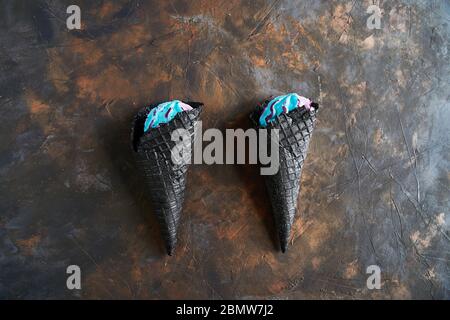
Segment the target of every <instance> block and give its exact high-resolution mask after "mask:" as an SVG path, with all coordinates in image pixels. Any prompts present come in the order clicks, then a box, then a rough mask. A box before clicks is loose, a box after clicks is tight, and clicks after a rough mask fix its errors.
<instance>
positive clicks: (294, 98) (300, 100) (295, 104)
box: [259, 93, 312, 127]
mask: <svg viewBox="0 0 450 320" xmlns="http://www.w3.org/2000/svg"><path fill="white" fill-rule="evenodd" d="M311 103H312V101H311V100H309V99H308V98H305V97H302V96H300V95H298V94H296V93H288V94H286V95H283V96H278V97H275V98H273V99H272V100H271V101H270V102H269V103H268V104H267V106H266V107H265V108H264V110H263V112H262V113H261V116H260V117H259V124H260V125H261V126H262V127H267V126H268V125H269V123H270V122H272V121H274V120H275V119H276V118H277V117H278V116H279V115H280V114H282V113H289V112H290V111H292V110H294V109H296V108H300V107H305V108H306V109H307V110H311V108H312V107H311Z"/></svg>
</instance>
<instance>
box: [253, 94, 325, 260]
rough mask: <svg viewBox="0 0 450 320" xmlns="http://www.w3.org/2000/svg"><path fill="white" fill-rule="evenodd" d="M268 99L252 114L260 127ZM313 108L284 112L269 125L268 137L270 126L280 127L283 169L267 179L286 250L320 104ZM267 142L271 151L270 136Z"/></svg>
mask: <svg viewBox="0 0 450 320" xmlns="http://www.w3.org/2000/svg"><path fill="white" fill-rule="evenodd" d="M268 102H269V100H267V101H265V103H264V104H263V105H262V106H260V107H259V108H258V109H257V110H256V111H255V112H254V113H253V114H252V115H251V120H252V122H253V124H254V126H255V127H256V128H258V129H259V128H261V126H260V125H259V115H260V114H261V111H262V109H263V108H264V106H265V105H266V104H267V103H268ZM313 107H314V110H307V109H306V108H305V107H300V108H297V109H295V110H293V111H291V112H289V113H287V114H281V115H280V116H278V117H277V119H276V120H274V121H273V122H271V123H269V125H268V126H267V127H266V129H268V136H269V137H271V138H272V134H271V130H270V129H279V170H278V172H277V173H276V174H275V175H267V176H264V179H265V182H266V186H267V191H268V193H269V197H270V201H271V203H272V210H273V215H274V220H275V225H276V229H277V232H278V238H279V241H280V247H281V251H282V252H283V253H284V252H285V251H286V250H287V247H288V244H289V240H290V235H291V229H292V225H293V223H294V218H295V215H296V213H297V200H298V195H299V193H300V179H301V173H302V168H303V163H304V161H305V158H306V155H307V152H308V146H309V142H310V138H311V134H312V132H313V130H314V125H315V121H316V115H317V110H318V107H319V106H318V104H316V103H314V104H313ZM267 143H268V146H267V148H268V150H270V139H268V142H267Z"/></svg>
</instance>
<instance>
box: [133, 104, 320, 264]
mask: <svg viewBox="0 0 450 320" xmlns="http://www.w3.org/2000/svg"><path fill="white" fill-rule="evenodd" d="M269 102H270V100H266V101H264V102H263V103H262V104H261V105H260V106H258V107H257V108H256V110H255V111H254V112H253V113H252V114H251V115H250V119H251V121H252V123H253V127H254V128H256V129H260V128H262V126H261V123H260V122H259V121H258V118H259V117H260V116H261V114H262V112H263V110H264V108H265V107H266V106H267V105H268V103H269ZM186 104H188V105H190V106H191V107H192V110H189V111H186V112H182V113H179V114H177V115H176V116H175V117H174V118H173V119H172V120H171V121H170V122H168V123H165V124H163V125H161V126H159V127H157V128H152V129H150V130H148V131H146V132H144V123H145V121H146V118H147V116H148V114H149V113H150V111H151V110H152V109H153V108H155V107H156V106H157V105H150V106H149V107H146V108H144V109H142V110H141V111H139V112H138V114H137V115H136V116H135V118H134V119H133V124H132V134H131V136H132V137H131V139H132V146H133V151H134V153H135V155H136V159H137V162H138V165H139V167H140V170H141V172H142V174H143V176H144V179H145V182H146V184H147V187H148V193H149V198H150V200H151V202H152V205H153V210H154V212H155V214H156V216H157V218H158V220H159V223H160V226H161V231H162V235H163V237H164V241H165V245H166V250H167V253H168V254H169V255H172V253H173V252H174V249H175V246H176V243H177V229H178V225H179V222H180V216H181V212H182V207H183V202H184V197H185V190H186V179H187V172H188V168H189V164H188V163H187V162H178V163H174V162H173V161H172V158H171V150H172V149H173V147H174V146H175V142H174V141H172V139H171V136H172V133H173V132H174V131H175V130H177V129H184V130H187V132H188V133H189V135H190V141H187V142H188V145H187V147H188V148H192V146H193V145H194V138H195V137H194V136H195V122H196V121H199V120H200V114H201V112H202V109H203V104H202V103H198V102H186ZM312 105H313V108H306V107H304V106H303V107H300V108H297V109H295V110H292V111H290V112H289V113H282V114H279V115H278V116H276V117H275V118H274V119H273V121H271V122H270V123H268V125H267V126H264V127H265V128H266V129H269V130H268V134H269V136H270V132H271V131H272V130H270V129H278V130H279V144H278V146H279V161H280V163H279V170H278V172H277V173H276V174H275V175H271V176H270V175H269V176H265V180H266V186H267V190H268V193H269V196H270V200H271V203H272V209H273V214H274V218H275V223H276V227H277V232H278V237H279V240H280V247H281V250H282V252H285V251H286V249H287V246H288V243H289V238H290V234H291V229H292V225H293V223H294V218H295V215H296V212H297V199H298V195H299V191H300V178H301V172H302V167H303V163H304V160H305V158H306V154H307V151H308V146H309V142H310V138H311V134H312V132H313V129H314V125H315V121H316V115H317V110H318V105H317V104H315V103H313V104H312ZM188 140H189V139H188ZM268 141H270V139H268Z"/></svg>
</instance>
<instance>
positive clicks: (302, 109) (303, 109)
mask: <svg viewBox="0 0 450 320" xmlns="http://www.w3.org/2000/svg"><path fill="white" fill-rule="evenodd" d="M270 100H271V97H269V98H267V99H265V100H264V101H263V102H262V103H260V104H259V105H258V106H257V107H256V108H255V110H254V111H253V112H252V113H251V114H250V119H251V121H252V122H253V124H254V125H255V127H256V128H261V129H272V128H274V127H276V125H277V123H279V121H280V118H281V117H289V118H292V116H293V115H294V116H295V115H296V114H297V113H300V115H301V116H304V115H306V114H307V115H311V114H313V113H314V114H315V113H317V110H319V104H318V103H317V102H314V101H313V102H312V103H311V107H313V108H314V111H311V110H308V109H306V107H305V106H301V107H298V108H296V109H294V110H292V111H290V112H289V113H282V114H280V115H279V116H277V117H276V118H275V120H273V121H271V122H269V124H268V125H267V126H265V127H263V126H262V125H261V124H260V123H259V118H260V116H261V114H262V112H263V110H264V108H265V106H266V105H267V104H268V103H269V102H270Z"/></svg>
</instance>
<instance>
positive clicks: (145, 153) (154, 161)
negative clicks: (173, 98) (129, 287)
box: [131, 102, 203, 255]
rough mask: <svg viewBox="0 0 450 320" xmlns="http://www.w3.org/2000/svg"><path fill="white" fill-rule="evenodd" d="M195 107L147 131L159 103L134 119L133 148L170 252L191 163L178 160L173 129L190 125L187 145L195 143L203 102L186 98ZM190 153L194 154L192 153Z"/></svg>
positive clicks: (191, 145) (190, 145)
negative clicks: (146, 122) (174, 151)
mask: <svg viewBox="0 0 450 320" xmlns="http://www.w3.org/2000/svg"><path fill="white" fill-rule="evenodd" d="M185 103H187V104H189V105H190V106H191V107H192V108H193V110H190V111H184V112H181V113H178V114H177V115H176V116H175V117H174V118H173V119H172V120H171V121H170V122H169V123H165V124H161V125H160V126H159V127H158V128H150V129H149V130H148V131H147V132H145V133H144V123H145V120H146V118H147V115H148V114H149V112H150V110H152V109H153V108H155V107H156V106H158V104H153V105H150V106H148V107H145V108H143V109H141V110H140V111H139V112H138V113H137V115H136V116H135V117H134V119H133V123H132V133H131V140H132V148H133V152H134V154H135V158H136V161H137V163H138V167H139V169H140V172H141V173H142V175H143V177H144V180H145V184H146V185H147V193H148V195H149V199H150V201H151V204H152V207H153V210H154V212H155V214H156V217H157V218H158V221H159V224H160V227H161V233H162V236H163V237H164V242H165V245H166V249H167V253H168V254H169V255H172V253H173V252H174V249H175V246H176V243H177V230H178V225H179V223H180V216H181V212H182V209H183V202H184V196H185V190H186V177H187V172H188V168H189V163H187V162H181V163H174V161H172V150H173V149H174V147H175V145H176V143H179V142H174V141H172V132H174V131H175V130H177V129H186V130H188V132H189V134H190V139H185V140H184V141H186V147H187V148H191V150H190V152H191V153H192V148H193V145H194V135H195V127H194V125H195V122H196V121H199V120H200V114H201V112H202V109H203V104H202V103H199V102H185ZM191 153H190V154H191Z"/></svg>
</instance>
